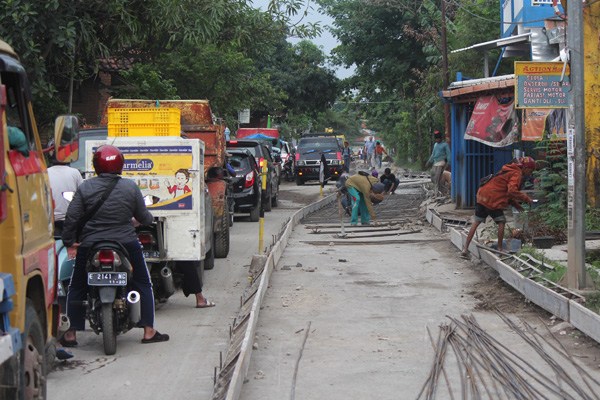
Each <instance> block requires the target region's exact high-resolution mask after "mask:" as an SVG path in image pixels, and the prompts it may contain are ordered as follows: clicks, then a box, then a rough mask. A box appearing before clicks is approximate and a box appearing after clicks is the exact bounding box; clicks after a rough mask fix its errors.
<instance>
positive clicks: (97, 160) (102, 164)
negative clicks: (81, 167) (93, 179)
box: [92, 144, 125, 175]
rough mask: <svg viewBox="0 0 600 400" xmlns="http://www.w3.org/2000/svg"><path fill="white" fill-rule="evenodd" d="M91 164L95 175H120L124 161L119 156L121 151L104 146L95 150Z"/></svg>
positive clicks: (121, 155)
mask: <svg viewBox="0 0 600 400" xmlns="http://www.w3.org/2000/svg"><path fill="white" fill-rule="evenodd" d="M92 162H93V164H94V171H96V175H100V174H120V173H121V171H123V164H124V163H125V159H124V158H123V154H121V150H119V149H118V148H116V147H115V146H111V145H109V144H105V145H102V146H100V147H98V148H97V149H96V152H95V153H94V158H93V159H92Z"/></svg>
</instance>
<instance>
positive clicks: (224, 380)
mask: <svg viewBox="0 0 600 400" xmlns="http://www.w3.org/2000/svg"><path fill="white" fill-rule="evenodd" d="M336 198H337V196H336V194H335V193H333V194H330V195H328V196H326V197H324V198H323V199H320V200H318V201H316V202H314V203H312V204H309V205H308V206H305V207H303V208H301V209H300V210H298V211H296V212H295V213H294V215H292V217H291V218H290V220H289V221H288V222H287V224H286V225H285V227H284V228H282V230H281V233H280V236H279V239H278V240H277V241H276V242H275V244H274V245H273V247H272V248H271V251H270V252H269V254H268V256H266V261H265V265H264V267H263V268H262V270H261V271H259V272H258V274H257V276H256V277H255V278H254V280H253V281H252V283H251V284H250V286H249V287H248V288H247V289H246V291H245V297H246V301H244V300H243V299H242V302H241V303H242V304H240V312H239V313H238V318H236V320H234V323H233V326H232V328H231V332H232V335H231V338H230V343H229V349H228V354H227V356H226V360H225V361H226V363H225V365H223V366H221V372H220V373H219V378H218V380H217V382H215V389H214V390H213V396H212V399H213V400H217V399H226V400H237V399H239V397H240V394H241V391H242V385H243V384H244V380H245V378H246V375H247V373H248V368H249V366H250V360H251V357H252V346H253V344H254V337H255V334H256V326H257V324H258V317H259V312H260V306H261V304H262V301H263V298H264V296H265V293H266V292H267V288H268V286H269V280H270V278H271V273H272V272H273V269H274V268H275V266H276V265H277V262H278V261H279V259H280V258H281V256H282V255H283V252H284V250H285V248H286V246H287V243H288V240H289V238H290V236H291V235H292V231H293V230H294V228H295V227H296V226H297V225H298V224H299V223H300V220H302V218H304V217H305V216H306V215H307V214H310V213H312V212H314V211H316V210H318V209H320V208H322V207H324V206H326V205H328V204H329V203H331V202H333V201H335V199H336ZM255 258H256V257H255ZM256 283H258V285H256ZM250 299H252V302H248V300H250ZM236 331H237V332H236ZM236 334H237V336H236ZM242 334H243V335H242ZM232 353H233V354H232ZM227 360H229V361H230V362H229V363H227Z"/></svg>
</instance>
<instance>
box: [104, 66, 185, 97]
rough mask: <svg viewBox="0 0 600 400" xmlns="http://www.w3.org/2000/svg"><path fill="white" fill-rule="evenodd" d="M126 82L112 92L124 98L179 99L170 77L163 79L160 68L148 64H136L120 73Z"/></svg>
mask: <svg viewBox="0 0 600 400" xmlns="http://www.w3.org/2000/svg"><path fill="white" fill-rule="evenodd" d="M122 76H123V79H124V80H125V82H126V84H125V85H123V86H118V87H117V90H116V91H115V92H114V93H113V94H114V96H115V97H117V98H124V99H170V100H172V99H179V96H178V95H177V88H176V87H175V82H174V81H173V80H172V79H164V77H163V76H162V74H161V72H160V70H158V69H157V68H156V67H155V66H153V65H150V64H136V65H134V67H133V69H132V70H130V71H125V72H123V74H122Z"/></svg>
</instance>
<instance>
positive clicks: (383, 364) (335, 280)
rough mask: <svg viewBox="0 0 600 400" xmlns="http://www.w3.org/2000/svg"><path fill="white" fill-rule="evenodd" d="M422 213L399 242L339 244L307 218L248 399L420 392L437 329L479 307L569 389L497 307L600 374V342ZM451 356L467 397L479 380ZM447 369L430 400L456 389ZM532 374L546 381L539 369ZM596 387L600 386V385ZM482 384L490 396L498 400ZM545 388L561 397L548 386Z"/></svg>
mask: <svg viewBox="0 0 600 400" xmlns="http://www.w3.org/2000/svg"><path fill="white" fill-rule="evenodd" d="M396 193H397V194H396V195H395V196H394V197H393V199H392V198H389V199H388V200H385V201H388V202H392V201H393V202H395V203H396V204H395V205H393V206H392V207H390V206H389V203H388V205H386V207H387V209H388V211H389V210H392V209H395V210H397V212H398V213H400V212H402V211H401V210H405V209H406V208H407V206H406V204H404V203H403V201H402V199H403V198H404V197H405V196H406V195H405V194H403V191H402V190H398V191H397V192H396ZM385 201H384V203H385ZM384 203H382V205H383V204H384ZM382 208H383V207H382ZM376 209H377V208H376ZM323 214H326V212H323ZM412 221H413V223H412V224H409V225H407V226H406V227H405V230H413V229H421V230H422V231H421V232H419V233H414V234H410V235H404V236H401V237H396V239H406V240H409V239H410V240H413V242H411V243H391V244H380V243H378V242H380V241H381V240H384V239H391V238H390V237H373V238H372V239H371V240H372V242H371V243H370V244H366V245H365V244H363V245H337V244H334V243H337V242H339V241H340V239H338V238H336V237H335V236H334V235H331V234H325V233H321V234H319V233H313V232H312V231H311V230H309V229H304V228H303V226H302V225H299V226H298V228H297V229H296V230H295V231H294V233H293V234H292V236H291V238H290V241H289V243H288V246H287V248H286V250H285V252H284V254H283V256H282V258H281V259H280V261H279V262H278V264H277V266H276V268H275V270H274V271H273V274H272V276H271V281H270V285H269V289H268V291H267V294H266V296H265V299H264V301H263V307H262V309H261V312H260V317H259V322H258V327H257V333H256V337H255V339H254V342H255V344H254V350H253V352H252V359H251V363H250V367H249V372H248V376H247V380H246V383H245V384H244V386H243V389H242V393H241V397H240V398H241V399H243V400H283V399H302V400H318V399H328V400H348V399H377V400H383V399H389V400H397V399H416V398H417V396H418V394H419V392H420V390H421V388H422V387H423V384H424V383H425V382H426V380H427V378H428V376H429V373H430V371H431V370H432V366H433V365H434V362H433V361H434V350H433V347H432V343H431V339H430V336H429V333H428V330H429V332H431V335H432V337H433V340H434V341H435V340H437V337H438V332H439V326H440V325H442V324H449V323H450V320H449V319H448V316H450V317H453V318H457V319H459V320H460V319H461V316H462V315H473V316H474V317H475V318H476V320H477V322H478V323H479V324H480V325H481V326H482V327H484V329H485V331H486V332H488V333H489V334H491V335H493V336H494V337H495V338H496V339H497V340H499V341H500V342H502V343H504V344H506V345H507V346H508V348H510V349H511V350H512V351H514V353H515V354H516V355H520V356H522V357H524V358H525V359H526V360H527V361H529V362H531V364H532V365H533V366H534V367H536V368H538V369H539V371H541V372H542V375H544V376H546V377H548V378H550V380H552V381H553V382H556V381H559V383H560V384H561V385H562V387H563V388H565V389H564V390H565V391H566V393H569V394H574V390H573V389H572V388H569V387H568V386H567V385H566V384H564V382H561V378H559V374H557V373H556V372H555V371H553V370H551V369H550V368H548V366H547V365H545V364H544V363H543V362H542V361H541V360H540V356H539V355H538V354H536V352H535V351H534V350H533V349H532V348H531V346H529V345H527V344H526V343H524V342H523V341H522V340H520V337H519V336H518V335H517V334H516V333H515V332H513V331H512V330H511V329H510V328H509V327H508V325H507V324H506V323H505V322H503V321H502V319H501V318H500V317H499V315H497V314H496V313H495V311H494V310H493V307H498V308H499V309H501V310H502V311H503V313H505V314H506V315H508V316H509V317H510V318H512V319H514V320H515V321H516V322H517V324H518V325H519V327H521V329H524V328H523V327H524V326H525V325H524V323H523V322H522V321H527V322H528V323H529V324H531V325H532V326H533V327H534V329H535V330H536V331H537V332H539V333H540V334H541V335H543V336H544V338H545V339H548V340H549V341H550V342H554V340H553V339H552V338H551V337H550V334H549V332H548V330H547V329H546V328H545V327H544V325H546V326H548V327H549V328H550V329H552V330H553V331H554V332H555V333H554V334H555V335H556V336H557V337H560V338H561V341H563V342H564V344H565V346H567V348H568V349H569V352H570V354H571V355H572V357H573V358H574V359H576V360H577V362H578V363H579V364H580V365H582V366H583V367H584V369H585V370H586V371H587V372H589V373H590V374H592V376H593V377H594V378H595V379H596V380H598V379H599V378H600V374H599V368H598V367H599V366H598V364H599V362H600V352H599V350H598V344H596V343H595V342H593V341H591V340H589V339H586V338H584V337H582V335H581V334H578V333H577V332H576V331H574V330H573V329H572V328H569V326H561V324H560V321H557V320H555V319H553V318H551V316H550V315H549V314H547V313H545V312H544V311H542V310H541V309H538V308H536V307H534V306H529V305H527V304H525V302H524V301H523V298H522V297H521V296H520V295H519V294H518V293H516V292H514V291H512V290H511V289H510V288H508V287H507V286H506V285H503V284H502V283H500V282H499V279H498V278H497V277H496V276H494V273H495V271H493V270H491V269H489V268H486V267H485V266H484V264H480V265H477V264H475V263H472V262H470V261H465V260H462V259H460V258H459V257H458V251H457V250H456V249H455V248H454V247H453V246H452V245H451V244H450V242H449V240H448V239H447V238H445V236H444V235H443V234H440V233H439V232H438V231H436V230H434V229H432V228H430V227H428V226H424V225H423V224H422V222H421V224H419V219H418V217H417V215H416V214H415V215H414V218H413V219H412ZM421 221H422V219H421ZM313 223H314V222H313ZM322 230H325V229H322ZM377 233H380V232H377ZM440 239H442V241H440ZM347 240H348V241H351V240H353V239H347ZM361 240H364V239H361ZM307 241H315V242H320V243H316V244H308V243H307ZM537 340H539V341H540V342H542V341H543V339H540V338H538V339H537ZM544 347H545V348H546V349H548V350H549V346H547V345H544ZM452 354H453V351H452V349H451V348H450V346H448V351H447V355H446V356H445V357H444V359H445V362H446V364H444V365H445V368H446V371H447V372H448V376H449V380H450V382H451V386H452V388H453V389H454V397H453V398H456V399H458V398H463V397H462V396H461V395H460V391H459V389H460V387H461V383H465V382H467V381H468V380H465V381H461V378H460V374H459V373H458V372H459V367H458V365H461V363H459V362H458V361H457V360H455V359H454V357H453V355H452ZM511 358H515V356H511ZM557 360H558V362H559V364H560V365H563V366H564V368H565V369H566V370H567V371H569V373H570V374H571V375H572V376H573V377H574V379H575V380H576V381H577V382H578V384H579V385H580V386H581V387H583V385H584V384H583V382H582V380H581V377H580V376H579V374H578V373H577V371H575V369H574V368H572V367H571V368H570V367H569V366H568V365H569V364H570V362H569V361H568V360H566V359H564V358H560V357H557ZM473 364H474V362H473ZM479 369H480V370H482V369H484V368H483V367H479ZM438 373H439V379H438V380H437V396H432V397H430V398H436V399H450V398H452V397H450V395H449V389H448V388H447V385H446V382H445V381H444V378H443V377H442V376H441V373H440V372H439V370H438ZM463 377H464V375H463ZM526 381H527V382H532V383H535V382H534V379H532V378H529V377H528V378H527V379H526ZM465 384H466V383H465ZM540 386H541V385H540ZM592 386H594V387H595V388H596V390H598V392H600V390H599V389H600V388H599V387H598V385H596V384H594V385H592ZM487 387H488V388H489V390H490V391H491V392H493V394H496V395H498V393H500V392H502V391H503V389H504V387H503V385H499V387H493V386H492V385H491V384H488V385H487ZM481 390H482V392H480V394H481V395H482V397H481V398H488V397H486V396H487V393H485V392H484V391H483V390H484V389H481ZM598 392H597V393H598ZM542 393H545V394H546V395H548V398H553V399H554V398H562V397H561V396H552V395H551V393H549V391H547V390H546V391H544V389H542ZM468 398H477V397H468ZM491 398H516V397H514V396H511V395H510V394H509V395H508V396H507V395H506V394H504V395H503V397H499V396H492V397H491ZM523 398H532V399H534V398H543V397H542V396H541V395H539V396H538V395H537V394H535V395H533V396H525V397H523ZM565 398H567V397H565ZM568 398H570V397H568ZM574 398H580V397H577V396H575V397H574Z"/></svg>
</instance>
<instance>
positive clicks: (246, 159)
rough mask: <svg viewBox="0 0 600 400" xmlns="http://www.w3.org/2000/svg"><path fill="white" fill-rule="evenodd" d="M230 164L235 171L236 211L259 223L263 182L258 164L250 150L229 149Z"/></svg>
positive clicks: (234, 194) (232, 184)
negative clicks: (248, 215) (248, 214)
mask: <svg viewBox="0 0 600 400" xmlns="http://www.w3.org/2000/svg"><path fill="white" fill-rule="evenodd" d="M227 153H228V154H229V164H230V165H231V166H232V167H233V169H234V170H235V177H234V178H232V179H231V186H232V189H233V200H234V202H235V207H234V210H235V212H236V213H250V221H254V222H256V221H258V218H259V216H260V203H261V197H262V196H261V195H262V189H261V180H260V174H259V168H258V163H257V162H256V159H255V158H254V156H253V155H252V153H250V150H248V149H229V150H227Z"/></svg>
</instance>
